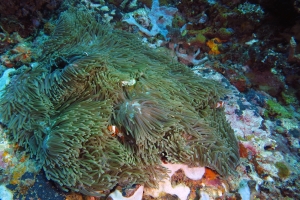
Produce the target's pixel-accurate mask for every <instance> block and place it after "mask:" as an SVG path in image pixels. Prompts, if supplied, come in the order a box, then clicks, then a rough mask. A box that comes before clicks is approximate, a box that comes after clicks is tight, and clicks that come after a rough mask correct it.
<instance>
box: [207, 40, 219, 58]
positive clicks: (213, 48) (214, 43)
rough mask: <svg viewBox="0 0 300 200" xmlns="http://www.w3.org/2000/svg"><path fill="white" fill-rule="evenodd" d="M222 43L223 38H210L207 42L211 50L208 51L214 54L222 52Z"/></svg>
mask: <svg viewBox="0 0 300 200" xmlns="http://www.w3.org/2000/svg"><path fill="white" fill-rule="evenodd" d="M220 43H222V40H220V39H219V38H213V39H211V40H208V41H207V42H206V45H207V46H208V47H209V48H210V51H209V52H208V53H209V54H212V55H218V54H220V53H221V52H220V51H219V47H218V45H219V44H220Z"/></svg>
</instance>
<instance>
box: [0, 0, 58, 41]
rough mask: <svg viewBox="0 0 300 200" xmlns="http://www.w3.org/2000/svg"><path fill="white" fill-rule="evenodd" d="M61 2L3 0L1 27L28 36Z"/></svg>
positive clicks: (53, 0)
mask: <svg viewBox="0 0 300 200" xmlns="http://www.w3.org/2000/svg"><path fill="white" fill-rule="evenodd" d="M61 2H62V1H61V0H41V1H32V0H25V1H23V0H16V1H1V2H0V13H1V19H0V25H1V26H2V27H1V29H2V30H5V31H7V32H8V33H13V32H18V33H19V34H20V35H21V36H22V37H27V36H29V35H30V34H32V33H33V32H34V31H36V29H37V27H38V26H39V25H40V24H41V23H43V21H44V20H46V18H49V16H50V15H51V14H52V13H53V12H54V11H55V10H56V9H58V7H59V6H60V4H61Z"/></svg>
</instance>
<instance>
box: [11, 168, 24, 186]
mask: <svg viewBox="0 0 300 200" xmlns="http://www.w3.org/2000/svg"><path fill="white" fill-rule="evenodd" d="M25 172H26V166H25V165H24V163H22V164H20V165H18V166H16V167H15V168H14V170H13V173H12V179H11V180H10V184H13V185H16V184H19V183H20V178H21V177H22V176H23V174H24V173H25Z"/></svg>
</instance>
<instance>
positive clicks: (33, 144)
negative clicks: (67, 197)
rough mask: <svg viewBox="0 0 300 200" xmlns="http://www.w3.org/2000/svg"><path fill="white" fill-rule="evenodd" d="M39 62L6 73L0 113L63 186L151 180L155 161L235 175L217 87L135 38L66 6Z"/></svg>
mask: <svg viewBox="0 0 300 200" xmlns="http://www.w3.org/2000/svg"><path fill="white" fill-rule="evenodd" d="M39 63H40V65H39V66H37V67H35V68H32V69H29V70H27V71H22V72H21V70H20V69H21V68H20V69H19V70H18V71H17V72H16V73H15V75H14V76H13V77H12V79H11V83H10V84H9V85H8V86H7V87H6V89H5V91H4V94H3V96H2V99H1V113H2V121H3V123H4V124H5V125H6V127H7V129H8V131H9V133H10V138H11V140H12V141H13V142H16V143H18V144H19V146H22V147H24V149H25V150H26V151H28V152H29V153H30V154H31V156H32V157H33V158H35V159H36V160H37V161H39V162H40V163H41V164H42V165H43V169H44V171H45V174H46V176H47V178H48V179H51V180H53V181H54V182H56V183H57V185H59V186H60V187H61V188H62V189H64V190H73V191H79V192H82V193H84V194H89V195H98V196H101V195H105V194H106V193H107V191H109V190H111V189H112V188H113V187H114V186H116V185H117V184H119V185H123V186H124V185H128V184H144V185H145V186H148V187H155V186H157V183H158V182H159V180H161V179H163V178H164V177H165V176H166V169H165V168H164V167H162V166H161V162H162V161H161V160H162V159H163V160H164V161H167V162H170V163H176V162H180V163H185V164H188V165H190V166H207V167H210V168H212V169H214V170H216V171H217V172H218V173H220V174H221V175H224V176H226V175H228V174H232V173H234V170H235V167H236V165H237V164H238V162H239V154H238V143H237V140H236V138H235V136H234V133H233V130H232V129H231V128H230V125H229V124H228V122H227V121H226V119H225V115H224V113H223V110H222V108H216V103H217V102H218V101H219V98H220V97H221V96H224V95H225V93H226V92H227V91H226V89H224V88H223V87H222V86H220V85H219V84H218V83H216V82H213V81H211V80H206V79H203V78H201V77H198V76H196V75H194V74H193V72H192V71H191V70H190V69H188V68H187V67H186V66H184V65H182V64H179V63H177V62H176V61H174V60H172V59H171V58H170V57H168V56H167V55H166V54H165V53H162V52H159V51H158V50H154V49H149V48H147V47H146V46H143V45H142V44H141V43H140V42H139V41H138V40H137V39H136V38H135V36H133V35H131V34H129V33H125V32H122V31H118V30H111V29H108V28H107V27H104V26H103V25H100V24H99V23H98V22H97V21H96V20H94V19H93V17H92V15H91V14H89V13H88V12H86V11H78V10H75V9H71V10H69V11H66V12H64V13H62V15H61V16H60V19H59V20H58V23H57V26H56V29H55V31H54V33H53V35H52V36H51V37H50V38H49V40H48V41H47V42H45V44H44V49H43V53H42V56H41V57H40V58H39ZM112 126H114V127H116V129H117V130H118V132H120V133H121V135H120V134H117V135H116V134H114V133H113V132H111V131H110V130H112V129H111V128H108V127H112Z"/></svg>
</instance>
